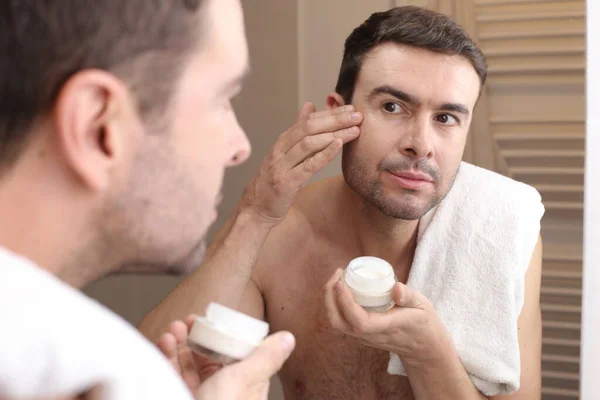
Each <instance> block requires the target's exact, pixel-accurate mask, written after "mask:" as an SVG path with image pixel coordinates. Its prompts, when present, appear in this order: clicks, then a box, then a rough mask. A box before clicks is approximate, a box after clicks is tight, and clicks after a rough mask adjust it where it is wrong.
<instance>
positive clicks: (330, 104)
mask: <svg viewBox="0 0 600 400" xmlns="http://www.w3.org/2000/svg"><path fill="white" fill-rule="evenodd" d="M344 105H346V102H345V101H344V98H343V97H342V96H341V95H340V94H339V93H336V92H332V93H329V95H328V96H327V100H326V101H325V109H326V110H327V111H331V110H333V109H335V108H338V107H341V106H344Z"/></svg>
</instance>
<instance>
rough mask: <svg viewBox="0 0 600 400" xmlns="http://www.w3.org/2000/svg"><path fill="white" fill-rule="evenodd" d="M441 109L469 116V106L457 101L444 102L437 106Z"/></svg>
mask: <svg viewBox="0 0 600 400" xmlns="http://www.w3.org/2000/svg"><path fill="white" fill-rule="evenodd" d="M438 109H439V110H441V111H451V112H456V113H459V114H463V115H464V116H467V117H468V116H469V114H470V112H469V108H468V107H467V106H465V105H463V104H459V103H444V104H442V105H441V106H439V107H438Z"/></svg>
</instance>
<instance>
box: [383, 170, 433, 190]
mask: <svg viewBox="0 0 600 400" xmlns="http://www.w3.org/2000/svg"><path fill="white" fill-rule="evenodd" d="M387 172H388V174H389V176H390V177H391V178H392V180H393V181H394V182H396V183H397V184H398V185H400V186H402V187H403V188H405V189H411V190H420V189H423V188H425V187H427V186H429V185H431V184H432V183H433V179H432V178H431V177H430V176H429V175H427V174H424V173H422V172H417V171H414V172H413V171H405V172H391V171H387Z"/></svg>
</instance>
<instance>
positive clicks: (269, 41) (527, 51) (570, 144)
mask: <svg viewBox="0 0 600 400" xmlns="http://www.w3.org/2000/svg"><path fill="white" fill-rule="evenodd" d="M591 3H592V2H589V3H588V7H589V12H590V15H591V14H592V12H594V11H595V13H596V16H597V18H596V20H597V21H600V11H598V5H596V6H594V7H596V9H595V10H592V8H593V7H592V5H591ZM243 4H244V9H245V15H246V24H247V33H248V40H249V44H250V52H251V64H252V74H251V75H250V77H249V80H248V82H247V84H246V86H245V89H244V92H243V93H242V95H241V97H240V98H239V99H238V100H237V101H236V104H235V106H236V110H237V112H238V116H239V119H240V122H241V124H242V126H243V127H244V128H245V129H246V131H247V133H248V135H249V137H250V140H251V142H252V145H253V154H252V157H251V159H250V160H249V161H248V162H247V163H246V164H245V165H244V166H243V167H241V168H237V169H234V170H231V171H229V172H228V174H227V177H226V182H225V188H224V194H225V201H224V202H223V205H222V206H221V209H220V217H219V219H218V221H217V222H216V224H215V227H219V226H221V225H222V223H223V222H224V220H225V219H226V218H227V216H228V215H229V213H230V212H231V211H232V209H233V207H234V205H235V203H236V201H237V200H238V199H239V197H240V195H241V193H242V191H243V188H244V187H245V185H246V184H247V183H248V181H249V180H250V179H251V178H252V176H253V174H254V172H255V171H256V170H257V168H258V165H259V163H260V161H261V160H262V158H263V157H264V156H265V155H266V154H267V152H268V151H269V149H270V147H271V146H272V145H273V143H274V141H275V139H276V138H277V136H278V135H279V134H280V133H281V132H283V131H284V130H285V129H286V128H287V127H288V126H289V125H291V124H292V123H293V121H294V119H295V115H296V112H297V110H298V109H299V107H300V105H301V104H302V103H303V102H304V101H307V100H310V101H313V102H315V103H316V105H317V106H318V107H319V108H323V106H324V101H325V97H326V96H327V94H328V93H329V92H330V91H332V90H333V89H334V86H335V82H336V78H337V73H338V69H339V65H340V61H341V56H342V50H343V43H344V40H345V38H346V37H347V35H348V34H349V33H350V32H351V30H352V29H353V28H355V27H356V26H357V25H359V24H360V23H361V22H362V21H363V20H364V19H366V18H367V17H368V16H369V15H370V14H371V13H372V12H375V11H380V10H386V9H388V8H390V7H392V6H395V5H402V4H416V5H422V6H428V7H431V8H433V9H436V10H439V11H442V12H444V13H447V14H449V15H451V16H453V17H454V18H455V19H456V20H457V21H458V22H459V23H461V24H462V25H463V26H464V27H465V28H466V29H467V31H468V32H469V33H470V34H471V36H472V37H473V38H474V39H475V40H476V41H477V42H478V43H479V44H480V46H481V47H482V49H483V50H484V52H485V53H486V55H487V57H488V61H489V63H490V75H489V81H488V84H487V85H486V89H485V91H484V93H483V96H482V98H481V100H480V102H479V105H478V109H477V113H476V118H475V119H474V122H473V126H472V132H471V134H470V139H469V143H468V147H467V151H466V154H465V159H466V160H467V161H471V162H473V163H475V164H478V165H481V166H484V167H486V168H489V169H492V170H495V171H498V172H500V173H503V174H506V175H508V176H511V177H514V178H515V179H518V180H522V181H524V182H526V183H529V184H531V185H533V186H535V187H536V188H537V189H538V190H539V191H540V193H541V194H542V196H543V198H544V204H545V206H546V209H547V212H546V215H545V217H544V221H543V228H542V233H543V236H544V245H545V246H544V275H543V284H542V285H543V287H542V311H543V317H544V351H543V353H544V354H543V369H544V373H543V384H544V400H563V399H564V400H566V399H576V398H579V384H580V379H579V363H580V335H581V300H582V289H581V284H582V240H583V193H584V190H583V188H584V155H585V148H584V143H585V97H584V94H585V93H584V92H585V35H586V26H585V12H586V9H585V2H584V1H579V0H563V1H560V0H527V1H525V0H295V1H293V0H286V1H281V0H244V1H243ZM598 35H600V33H598ZM596 40H597V41H599V42H600V39H598V38H597V39H596ZM590 43H591V42H590ZM599 46H600V43H598V46H597V48H598V47H599ZM596 51H600V50H596ZM597 55H598V54H597ZM596 69H597V70H598V73H600V60H599V61H598V62H597V63H596ZM590 95H592V96H593V95H594V92H593V91H592V92H590ZM596 95H598V96H600V94H599V93H596ZM598 101H599V99H596V104H598ZM590 103H591V102H590ZM596 108H597V109H600V105H598V106H597V107H596ZM596 124H600V123H599V122H598V120H596ZM592 126H593V125H590V126H588V132H589V133H591V129H592ZM595 129H596V132H597V131H598V129H600V126H596V128H595ZM589 139H590V137H588V140H589ZM592 140H593V139H592ZM596 140H597V139H596ZM599 146H600V144H599ZM593 162H594V160H593V159H591V158H588V165H587V167H588V171H590V169H589V168H590V166H591V163H593ZM596 162H597V163H598V161H596ZM599 167H600V166H596V170H597V171H598V170H600V168H599ZM339 172H340V167H339V160H336V161H334V162H333V163H332V164H330V165H329V166H328V167H327V168H325V170H324V171H322V172H321V173H320V174H319V175H318V176H317V177H316V178H315V179H321V178H324V177H328V176H332V175H335V174H338V173H339ZM587 178H588V181H587V184H588V185H594V184H595V185H596V187H595V195H596V196H600V188H599V187H598V184H597V183H595V182H599V180H598V178H599V177H596V179H595V182H593V181H592V178H591V177H590V175H589V174H588V177H587ZM590 188H592V186H589V187H588V194H587V195H588V197H587V201H588V202H591V201H592V197H591V196H593V195H594V191H593V190H592V191H590ZM592 189H593V188H592ZM599 200H600V199H598V198H596V202H598V201H599ZM590 215H591V214H590ZM596 221H600V216H598V218H596ZM588 229H590V230H589V231H588V234H589V236H588V238H587V239H588V240H590V241H591V240H593V239H594V238H595V239H596V240H595V242H596V243H600V232H595V236H594V232H593V231H592V230H591V229H598V228H594V227H593V226H591V224H590V225H588ZM596 249H597V247H596ZM587 250H588V253H586V262H587V263H588V274H590V276H591V274H592V273H593V272H592V273H590V272H589V271H590V267H589V265H591V263H592V261H590V260H592V259H595V260H600V255H598V253H597V251H598V250H594V248H591V246H589V247H588V249H587ZM594 251H596V253H593V252H594ZM594 257H595V258H594ZM596 276H597V272H596ZM178 281H179V280H178V279H177V278H169V277H138V276H131V277H114V278H109V279H106V280H104V281H102V282H100V283H98V284H96V285H94V286H92V287H90V288H88V290H87V292H88V293H89V294H91V295H92V296H94V297H96V298H98V299H99V300H100V301H102V302H104V303H105V304H107V305H108V306H109V307H110V308H112V309H113V310H115V311H116V312H118V313H119V314H121V315H123V316H124V317H125V318H126V319H127V320H129V321H131V322H132V323H134V324H137V323H138V322H139V321H140V320H141V318H142V317H143V315H144V314H145V313H146V312H147V311H148V310H150V309H151V308H152V307H153V306H154V305H155V304H156V303H157V302H158V301H160V300H161V299H162V298H164V297H165V296H166V295H167V293H168V292H169V291H170V290H171V289H172V288H173V287H174V285H176V283H177V282H178ZM594 283H595V284H596V285H597V284H598V280H595V281H594ZM586 284H587V285H588V286H587V287H586V289H587V291H586V294H588V295H590V296H592V295H593V294H594V289H593V287H592V282H587V283H586ZM595 289H596V290H595V293H598V290H600V287H597V286H596V288H595ZM586 301H589V302H590V303H589V304H591V301H593V299H592V298H591V297H590V298H588V299H586ZM596 301H597V300H596ZM590 309H591V308H588V310H590ZM199 311H201V310H199ZM586 318H587V320H586V322H588V321H589V323H590V324H591V314H590V313H587V315H586ZM589 326H591V325H589ZM597 327H598V326H597ZM590 329H591V328H590ZM596 332H598V330H596ZM585 335H587V336H584V339H585V338H588V340H587V341H586V342H585V344H586V349H585V350H586V355H589V354H590V352H591V351H592V345H593V342H592V341H591V340H590V339H591V338H592V334H591V331H586V332H585ZM595 350H596V353H592V354H596V355H597V356H596V358H595V360H596V362H598V361H597V360H598V359H600V357H599V356H600V354H598V348H596V349H595ZM583 362H584V363H587V364H586V365H587V366H591V363H592V362H594V360H593V358H592V357H587V358H584V359H583ZM590 370H591V369H587V371H590ZM593 384H596V385H598V383H597V382H592V378H591V377H590V374H589V373H588V375H587V380H586V381H584V385H587V387H585V386H584V388H586V389H585V390H587V392H586V397H585V398H586V399H588V398H589V399H592V398H595V397H590V396H591V393H594V392H592V390H593V389H592V385H593ZM596 393H597V392H596ZM280 399H282V396H281V389H280V387H279V385H278V383H277V381H276V380H274V385H273V390H272V393H271V400H280Z"/></svg>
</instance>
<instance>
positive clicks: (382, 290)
mask: <svg viewBox="0 0 600 400" xmlns="http://www.w3.org/2000/svg"><path fill="white" fill-rule="evenodd" d="M343 280H344V282H345V283H346V285H348V287H349V288H350V291H351V292H352V296H353V298H354V301H356V303H358V304H359V305H361V306H362V308H364V309H365V310H366V311H369V312H384V311H387V310H389V309H390V308H392V307H393V306H394V300H392V288H393V287H394V284H396V282H398V280H397V279H396V275H395V274H394V268H392V266H391V265H390V263H388V262H387V261H385V260H382V259H381V258H377V257H358V258H355V259H354V260H352V261H350V264H348V267H346V271H345V272H344V275H343Z"/></svg>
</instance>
